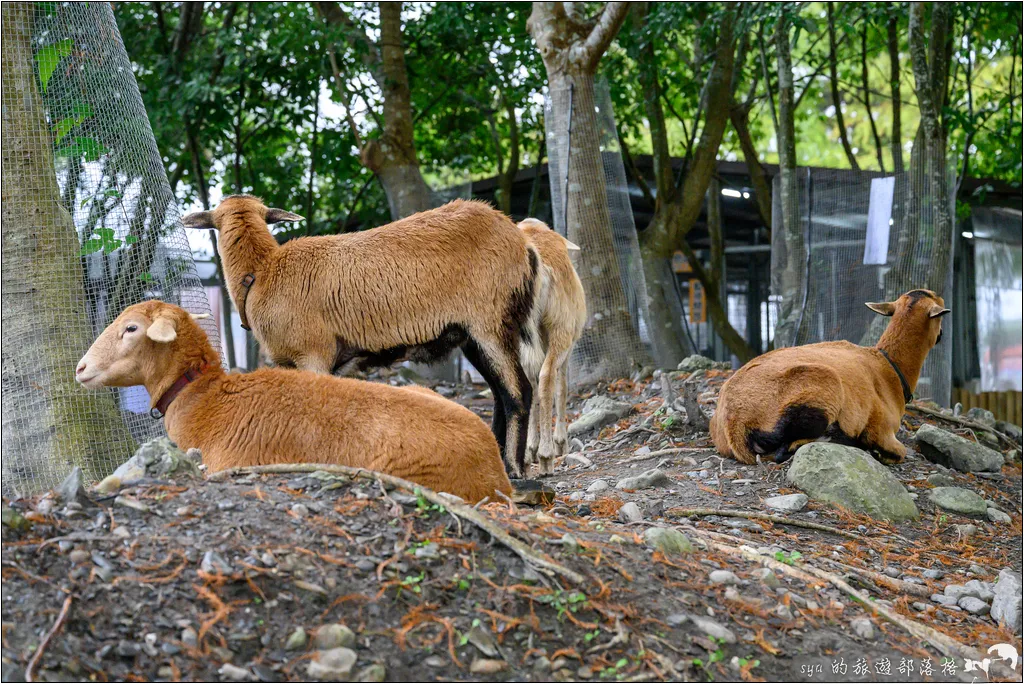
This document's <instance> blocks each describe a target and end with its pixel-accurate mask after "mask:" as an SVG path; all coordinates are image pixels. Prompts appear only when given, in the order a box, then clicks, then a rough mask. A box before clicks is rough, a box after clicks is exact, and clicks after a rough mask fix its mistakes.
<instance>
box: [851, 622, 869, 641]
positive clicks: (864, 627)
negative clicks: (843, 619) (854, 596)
mask: <svg viewBox="0 0 1024 684" xmlns="http://www.w3.org/2000/svg"><path fill="white" fill-rule="evenodd" d="M850 628H851V629H853V633H854V634H856V635H857V636H859V637H860V638H861V639H867V640H871V639H874V638H875V626H874V625H873V624H871V620H869V619H868V618H856V619H855V620H850Z"/></svg>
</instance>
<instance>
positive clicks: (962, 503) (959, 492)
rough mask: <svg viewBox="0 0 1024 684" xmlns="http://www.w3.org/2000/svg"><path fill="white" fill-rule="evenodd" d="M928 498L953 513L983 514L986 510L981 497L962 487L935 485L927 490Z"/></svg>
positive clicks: (986, 506)
mask: <svg viewBox="0 0 1024 684" xmlns="http://www.w3.org/2000/svg"><path fill="white" fill-rule="evenodd" d="M928 500H929V501H931V502H932V503H933V504H935V505H936V506H938V507H939V508H942V509H945V510H947V511H952V512H954V513H963V514H964V515H985V514H986V513H987V512H988V504H986V503H985V500H984V499H983V498H981V497H980V496H978V495H977V494H975V493H974V492H972V491H971V490H969V489H964V488H962V487H936V488H935V489H933V490H931V491H930V492H928Z"/></svg>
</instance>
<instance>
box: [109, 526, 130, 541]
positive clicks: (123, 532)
mask: <svg viewBox="0 0 1024 684" xmlns="http://www.w3.org/2000/svg"><path fill="white" fill-rule="evenodd" d="M110 534H112V535H114V536H115V537H117V538H118V539H128V538H129V537H131V536H132V532H131V530H129V529H128V528H127V527H125V526H124V525H118V526H117V527H115V528H114V529H113V531H112V532H111V533H110Z"/></svg>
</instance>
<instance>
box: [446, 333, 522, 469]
mask: <svg viewBox="0 0 1024 684" xmlns="http://www.w3.org/2000/svg"><path fill="white" fill-rule="evenodd" d="M491 349H494V350H496V349H499V347H498V346H497V345H495V346H493V347H491ZM463 352H464V353H465V354H466V358H467V359H469V362H470V363H472V364H473V367H474V368H476V369H477V371H479V372H480V375H482V376H484V380H486V381H487V384H488V386H489V387H490V388H491V394H492V396H493V397H494V417H493V419H492V421H491V430H492V431H493V432H494V438H495V439H496V440H497V441H498V449H499V451H500V452H501V458H502V460H503V461H504V463H505V469H506V470H507V471H508V473H509V475H510V476H511V477H513V478H522V477H523V473H524V471H525V466H526V438H527V430H528V428H529V424H528V419H529V413H528V412H527V410H526V406H527V405H528V404H527V403H526V402H532V400H533V393H532V391H531V388H530V382H529V380H527V378H526V373H525V372H524V371H523V368H522V365H521V364H520V363H519V358H518V356H517V355H515V354H512V353H510V354H506V355H504V358H502V357H501V356H500V355H499V354H498V353H490V354H489V353H487V351H485V347H484V345H482V344H480V343H478V342H477V341H476V340H474V339H472V338H470V340H469V341H468V342H467V343H466V345H465V346H464V347H463ZM503 365H504V367H505V368H504V372H502V371H501V370H500V369H501V368H502V366H503ZM512 377H514V378H515V379H514V380H513V381H512V383H514V384H513V387H509V384H512V383H508V379H509V378H512ZM520 388H521V389H520ZM517 390H518V391H517Z"/></svg>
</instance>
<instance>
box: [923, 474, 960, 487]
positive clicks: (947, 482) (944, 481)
mask: <svg viewBox="0 0 1024 684" xmlns="http://www.w3.org/2000/svg"><path fill="white" fill-rule="evenodd" d="M928 484H930V485H934V486H936V487H952V486H953V485H955V484H956V480H954V479H953V477H952V476H950V475H947V474H946V473H932V474H931V475H929V476H928Z"/></svg>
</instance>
